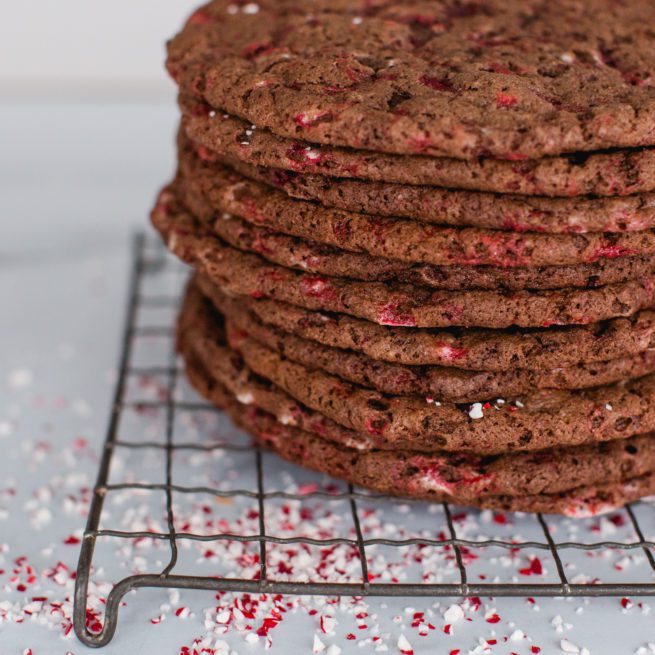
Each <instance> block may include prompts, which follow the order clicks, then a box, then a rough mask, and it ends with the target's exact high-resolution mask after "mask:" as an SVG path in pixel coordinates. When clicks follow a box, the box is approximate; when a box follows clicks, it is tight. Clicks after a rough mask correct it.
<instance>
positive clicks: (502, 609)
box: [0, 99, 655, 655]
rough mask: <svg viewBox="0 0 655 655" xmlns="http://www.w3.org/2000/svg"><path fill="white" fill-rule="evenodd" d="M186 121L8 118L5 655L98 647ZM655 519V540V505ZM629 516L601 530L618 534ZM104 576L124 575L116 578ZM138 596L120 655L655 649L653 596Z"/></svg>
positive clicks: (125, 618)
mask: <svg viewBox="0 0 655 655" xmlns="http://www.w3.org/2000/svg"><path fill="white" fill-rule="evenodd" d="M175 122H176V115H175V108H174V102H173V100H172V99H171V100H170V101H169V102H166V103H163V102H162V103H158V102H152V103H141V104H111V103H107V102H97V103H86V104H84V103H81V104H76V105H68V104H65V103H53V104H43V103H23V104H13V105H4V106H2V107H0V142H1V143H2V144H3V147H2V152H1V154H0V170H1V176H0V208H1V209H2V220H1V221H0V234H1V236H2V238H1V239H0V297H1V298H2V306H3V311H2V312H1V313H0V361H1V362H2V366H1V367H0V387H1V388H2V394H1V395H0V448H1V450H0V452H1V454H2V457H0V654H1V655H11V654H13V653H31V654H32V655H43V654H47V655H59V654H61V655H64V654H67V653H74V654H75V655H80V654H82V653H86V652H87V650H88V649H87V648H85V647H83V646H82V645H81V644H80V643H79V642H78V641H77V640H76V639H75V637H74V635H73V634H72V631H71V629H70V627H71V616H72V602H71V601H72V591H73V586H74V579H73V571H74V570H75V567H76V563H77V556H78V552H79V541H80V537H81V534H82V530H83V526H84V522H85V517H86V511H87V508H88V501H89V488H90V487H92V486H93V481H94V478H95V474H96V469H97V465H98V459H99V455H100V452H101V445H102V439H103V437H104V430H105V425H106V422H107V417H108V410H109V405H110V400H111V394H112V388H113V383H114V380H115V374H116V368H115V367H116V362H117V355H118V348H119V338H120V330H121V326H122V321H123V309H124V300H125V293H126V285H127V273H128V270H129V254H130V253H129V243H130V237H131V234H132V232H133V231H134V230H135V229H137V228H139V227H141V228H143V227H144V226H145V224H146V216H147V211H148V209H149V205H150V203H151V201H152V199H153V197H154V194H155V191H156V189H157V188H158V186H159V185H160V184H161V183H163V182H164V181H165V180H166V179H167V176H169V175H170V174H171V173H172V170H173V137H174V131H175ZM142 464H143V463H142V462H138V463H137V468H138V467H140V466H141V465H142ZM128 465H129V463H128ZM292 509H293V508H292ZM112 511H113V512H114V515H117V514H118V515H120V513H121V512H124V513H125V512H127V510H125V509H124V508H123V509H121V506H120V504H116V505H115V506H112ZM294 511H295V510H294ZM643 511H644V515H645V516H646V515H647V514H648V512H649V514H648V516H649V517H650V518H649V519H648V520H649V521H650V522H649V530H650V538H653V534H655V529H654V528H653V526H654V525H655V521H653V518H652V514H653V511H652V507H648V506H644V509H643ZM123 518H124V517H123ZM146 518H147V517H146ZM487 518H488V517H487ZM130 520H135V518H134V517H132V518H131V519H130ZM140 520H145V519H144V517H143V516H141V518H140ZM620 523H621V521H620V520H619V519H618V518H617V519H616V520H614V521H612V520H609V519H602V520H596V522H595V523H594V524H593V525H591V526H590V527H589V529H590V530H591V531H592V532H593V531H598V532H599V533H600V534H601V535H605V536H608V538H614V536H615V535H616V533H617V532H616V531H617V530H618V531H619V532H620V530H621V525H620ZM581 529H582V528H581ZM137 554H138V553H137ZM128 556H129V557H135V552H134V551H129V552H128V553H126V557H128ZM131 565H132V564H131V563H128V567H129V566H131ZM137 565H138V562H137V564H134V566H137ZM617 565H618V566H619V567H624V568H626V567H628V565H630V566H633V565H635V563H634V562H633V561H632V560H630V559H626V558H622V559H620V560H618V561H613V567H612V568H614V569H615V572H616V566H617ZM510 566H513V564H512V563H510ZM523 566H525V564H524V565H523ZM594 566H595V564H594ZM99 567H100V565H99ZM517 567H518V565H517ZM572 568H573V570H571V571H570V572H571V574H572V575H576V569H575V566H573V565H572ZM517 570H520V567H518V568H517ZM590 570H591V573H592V574H593V566H592V568H591V569H590ZM635 570H637V569H635ZM96 573H97V574H98V575H99V576H100V577H102V578H103V579H104V580H111V579H112V571H111V570H110V569H109V568H107V570H102V568H100V569H99V570H98V571H96ZM544 574H545V573H544ZM650 579H652V576H651V578H650ZM107 590H108V587H107V585H106V584H105V585H104V586H103V585H102V584H101V585H99V586H98V587H97V588H96V589H95V591H94V593H96V594H97V595H98V597H101V596H102V595H103V593H106V592H107ZM125 601H126V603H127V606H126V607H123V608H122V610H121V614H120V619H119V626H118V631H117V633H116V636H115V638H114V640H113V641H112V642H111V643H110V644H109V645H108V646H107V647H105V649H104V652H106V653H107V654H108V655H110V654H113V653H125V652H135V653H136V652H138V653H143V654H150V653H153V654H154V653H157V654H158V655H166V654H170V655H178V654H179V655H187V654H193V653H204V654H211V653H220V654H223V653H238V654H244V653H245V654H250V653H259V652H265V650H266V649H267V647H268V648H269V649H270V652H272V653H289V652H292V650H295V651H296V652H299V653H311V652H316V653H320V652H324V653H326V655H337V654H338V653H342V654H343V655H350V654H351V653H376V652H389V653H411V652H413V653H415V654H417V655H418V654H423V653H425V654H427V653H430V654H434V653H438V654H439V655H441V654H442V653H445V654H448V653H450V654H451V655H459V654H462V655H463V654H464V653H469V652H475V653H498V654H500V655H504V654H510V653H519V654H523V653H535V654H536V653H539V652H541V653H544V654H545V655H550V654H551V653H559V652H566V653H586V652H588V653H591V654H593V655H604V654H607V655H623V654H629V653H640V654H643V655H646V654H648V653H655V643H651V644H650V645H649V641H650V642H655V616H654V615H653V614H652V613H651V612H650V606H651V604H652V602H653V601H652V599H649V598H645V599H641V600H640V599H638V598H625V599H621V598H594V599H584V598H578V599H536V600H535V599H526V598H496V599H489V598H482V599H480V602H479V603H478V602H477V601H475V602H473V603H471V602H462V601H460V600H459V599H447V598H446V599H440V600H438V601H437V600H436V599H435V600H432V599H407V598H394V599H369V600H365V599H364V600H362V599H359V600H354V601H353V600H352V599H349V598H342V599H341V600H340V601H335V600H333V602H330V603H326V601H325V600H323V599H312V598H304V599H292V598H288V599H283V601H280V600H279V599H278V600H277V601H275V602H277V603H278V604H279V603H280V602H284V604H285V608H286V612H284V616H283V619H284V620H277V619H275V617H276V616H277V615H276V614H275V612H274V610H275V602H273V601H272V600H271V599H257V602H256V603H255V604H254V606H253V604H252V602H251V604H250V605H249V606H248V607H249V608H250V609H249V610H247V611H245V612H244V611H243V610H244V607H245V605H244V602H245V601H244V598H243V597H242V596H240V595H239V594H234V595H233V594H228V595H226V596H224V597H221V598H220V599H217V598H215V596H214V594H213V593H212V592H180V593H177V592H167V591H157V590H142V591H138V592H136V593H134V594H130V595H129V596H128V597H126V599H125ZM287 603H288V605H287ZM217 606H220V608H219V610H218V611H217V609H216V608H217ZM225 611H227V612H228V614H229V616H230V617H232V618H231V620H230V621H227V620H226V619H225V616H226V615H225V614H224V612H225ZM222 612H223V614H222ZM272 612H273V613H272ZM271 617H273V619H274V620H273V626H272V628H270V629H268V630H264V631H263V632H267V633H268V636H264V635H263V633H262V636H260V637H256V636H255V633H256V631H257V629H258V628H261V627H262V626H264V625H269V626H270V625H271V624H270V623H269V624H266V619H271ZM321 619H323V620H321ZM94 620H95V619H94V617H90V621H91V622H93V621H94Z"/></svg>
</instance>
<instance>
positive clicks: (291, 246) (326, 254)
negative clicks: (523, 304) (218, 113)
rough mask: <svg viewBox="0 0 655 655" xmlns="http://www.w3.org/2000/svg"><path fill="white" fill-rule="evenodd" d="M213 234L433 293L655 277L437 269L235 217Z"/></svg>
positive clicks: (584, 269) (639, 265)
mask: <svg viewBox="0 0 655 655" xmlns="http://www.w3.org/2000/svg"><path fill="white" fill-rule="evenodd" d="M212 227H213V231H214V232H215V233H216V234H217V235H218V236H219V237H220V238H221V239H222V240H223V241H225V242H226V243H228V244H229V245H231V246H233V247H235V248H238V249H239V250H243V251H246V252H254V253H257V254H258V255H261V256H262V257H263V258H264V259H266V260H268V261H269V262H273V263H274V264H279V265H280V266H286V267H287V268H297V269H300V270H303V271H307V272H309V273H318V274H319V275H327V276H329V277H346V278H351V279H355V280H365V281H370V282H387V281H397V282H402V283H405V284H416V285H419V286H426V287H432V288H434V289H451V290H456V289H490V290H492V289H496V290H497V289H507V290H519V289H562V288H566V287H586V288H593V287H599V286H603V285H605V284H614V283H617V282H624V281H626V280H634V279H637V278H641V277H644V276H647V275H651V274H652V273H653V272H654V270H655V259H654V258H653V257H650V256H646V257H621V258H618V259H600V260H598V261H596V262H594V263H593V264H580V265H578V266H541V267H536V268H534V267H533V268H499V267H493V266H433V265H430V264H406V263H404V262H398V261H393V260H390V259H385V258H384V257H374V256H371V255H366V254H359V253H352V252H348V251H345V250H341V249H340V248H336V247H334V246H326V245H324V244H321V243H316V242H315V241H310V240H308V239H300V238H297V237H290V236H287V235H285V234H281V233H280V232H275V231H273V230H270V229H268V228H262V227H257V226H256V225H252V224H250V223H247V222H245V221H243V220H241V219H240V218H237V217H235V216H232V215H231V214H222V215H221V217H220V218H217V219H216V220H215V221H213V223H212Z"/></svg>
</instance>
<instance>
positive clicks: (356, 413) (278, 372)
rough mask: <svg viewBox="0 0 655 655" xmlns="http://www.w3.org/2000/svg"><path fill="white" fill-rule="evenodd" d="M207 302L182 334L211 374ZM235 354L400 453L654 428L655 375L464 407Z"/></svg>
mask: <svg viewBox="0 0 655 655" xmlns="http://www.w3.org/2000/svg"><path fill="white" fill-rule="evenodd" d="M201 300H202V299H200V300H194V299H193V298H192V300H191V301H190V305H191V309H189V305H187V308H186V312H188V315H189V316H190V319H189V318H187V319H186V320H185V321H184V324H183V326H182V328H181V329H182V330H183V331H184V332H185V334H186V337H185V338H188V339H189V341H190V343H191V344H193V346H192V347H193V348H194V349H195V350H196V351H197V352H202V353H203V362H204V363H205V366H206V367H207V368H208V369H209V370H211V369H212V368H213V367H214V366H223V364H222V363H221V361H222V360H224V359H225V352H224V348H220V347H219V348H216V346H215V344H219V346H220V344H221V343H222V341H223V339H224V337H223V336H222V334H223V332H222V323H221V319H220V318H217V317H215V316H214V315H213V313H212V312H211V310H210V309H209V307H208V305H207V304H204V305H203V304H202V302H201ZM193 303H195V304H193ZM183 320H184V319H183ZM234 352H238V354H239V356H240V358H242V360H243V362H244V365H243V367H244V368H246V369H250V370H251V371H253V372H254V373H256V374H257V375H258V376H260V377H261V378H263V379H264V380H268V381H269V382H270V383H271V384H272V385H273V387H274V388H279V389H280V390H282V391H284V392H285V394H288V395H289V396H290V397H291V398H293V399H295V400H296V401H297V402H298V403H299V404H301V405H304V406H305V407H308V408H310V409H312V410H314V411H316V412H318V413H320V414H322V415H323V416H325V417H326V418H328V419H330V420H331V421H333V422H335V423H338V424H340V425H342V426H343V427H345V428H348V429H349V430H353V431H354V432H356V433H363V434H366V433H368V434H370V435H373V436H375V437H377V438H378V442H382V443H385V444H387V447H388V448H390V449H394V450H395V449H407V450H444V451H451V452H452V451H456V452H462V451H466V452H475V453H478V454H490V455H492V454H502V453H506V452H511V451H516V450H543V449H545V448H551V447H563V446H576V445H583V444H588V443H598V442H603V441H609V440H613V439H626V438H628V437H631V436H633V435H636V434H640V433H646V432H649V431H651V430H653V429H655V405H654V404H653V399H654V398H655V375H650V376H645V377H643V378H639V379H637V380H631V381H629V382H626V383H620V384H616V385H610V386H606V387H598V388H596V389H592V390H589V391H545V392H540V393H536V394H533V395H531V396H527V397H523V398H522V399H521V400H518V399H515V400H513V401H510V400H505V399H500V400H499V399H496V400H495V401H489V402H485V403H484V404H483V403H474V404H473V405H468V404H467V405H461V404H454V403H436V402H434V400H433V399H431V398H427V399H426V398H421V397H417V396H390V395H385V394H381V393H379V392H376V391H372V390H369V389H365V388H362V387H359V386H357V385H353V384H350V383H347V382H345V381H343V380H341V379H339V378H337V377H335V376H333V375H329V374H326V373H324V372H322V371H319V370H316V369H309V368H307V367H305V366H302V365H300V364H296V363H294V362H291V361H289V360H286V359H284V358H283V357H282V356H280V355H279V354H278V353H276V352H274V351H272V350H270V349H268V348H266V347H265V346H261V345H259V344H256V343H253V342H252V341H250V342H249V343H248V348H247V349H243V350H239V351H234ZM217 360H218V361H217ZM267 410H268V411H270V409H269V408H267ZM284 410H285V411H288V403H287V402H285V408H284ZM280 411H282V408H276V409H275V411H271V413H273V414H275V415H279V412H280Z"/></svg>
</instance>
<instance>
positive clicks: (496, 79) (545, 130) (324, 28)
mask: <svg viewBox="0 0 655 655" xmlns="http://www.w3.org/2000/svg"><path fill="white" fill-rule="evenodd" d="M653 24H655V4H654V3H651V2H643V0H624V1H623V2H620V3H619V2H615V1H613V0H586V1H585V2H579V1H575V0H551V1H550V2H543V1H542V0H525V1H516V0H515V1H508V0H486V1H485V2H461V1H459V0H433V1H431V2H424V1H423V2H421V1H420V0H405V1H403V2H400V1H398V0H396V1H395V2H393V1H390V0H313V1H309V0H260V1H259V2H258V3H255V2H248V3H247V4H246V3H244V2H242V1H241V0H239V1H235V0H213V1H212V2H210V3H209V4H207V5H205V6H204V7H203V8H201V9H200V10H198V11H196V13H194V14H193V15H192V16H191V18H190V19H189V21H188V23H187V25H186V26H185V28H184V29H183V31H182V32H181V33H180V34H179V35H178V36H176V37H175V38H174V39H173V40H172V41H171V42H170V44H169V50H168V68H169V71H170V72H171V74H172V75H173V77H174V78H175V79H176V80H178V82H179V83H180V85H181V86H182V87H183V89H184V90H185V91H188V92H191V93H194V94H195V95H196V96H202V97H203V98H204V99H205V100H206V101H208V102H209V103H210V104H211V105H212V106H214V107H216V108H220V109H224V110H226V111H228V112H230V113H232V114H235V115H237V116H240V117H242V118H244V119H247V120H249V121H252V122H253V123H255V124H257V125H258V126H261V127H267V128H269V129H270V130H272V131H273V132H275V133H276V134H279V135H283V136H290V137H299V136H301V137H302V138H303V139H305V140H307V141H311V142H315V143H322V144H330V145H339V146H351V147H356V148H362V149H368V150H376V151H380V152H391V153H400V154H417V153H419V154H426V155H435V156H452V157H457V158H461V159H470V158H474V157H481V156H492V157H497V158H500V159H510V160H520V159H530V158H539V157H542V156H545V155H554V154H561V153H566V152H576V151H590V150H598V149H603V148H613V147H637V146H642V145H653V144H655V85H654V81H655V33H654V32H653V30H652V25H653Z"/></svg>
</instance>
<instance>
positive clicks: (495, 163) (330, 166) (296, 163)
mask: <svg viewBox="0 0 655 655" xmlns="http://www.w3.org/2000/svg"><path fill="white" fill-rule="evenodd" d="M180 102H181V106H182V110H183V118H182V127H183V130H184V132H185V133H186V134H187V136H188V137H189V138H190V139H192V140H193V141H195V142H196V146H197V149H198V152H199V153H200V154H201V156H202V157H203V158H205V159H207V160H209V161H215V160H216V158H217V157H223V158H225V159H228V160H230V161H232V162H234V165H236V164H237V163H240V164H241V165H242V166H245V167H246V168H248V167H258V166H262V167H266V168H268V169H270V171H269V174H270V176H271V177H272V178H273V180H274V181H275V182H276V185H281V184H283V183H284V185H285V189H286V190H287V191H289V192H291V191H292V190H293V184H291V181H292V180H293V179H294V177H295V176H296V175H302V176H305V175H314V176H316V175H320V176H321V177H324V176H328V180H329V181H330V182H329V183H330V184H331V186H332V187H334V186H335V185H339V184H340V183H341V182H345V181H347V180H348V179H349V178H350V179H351V180H358V181H362V180H364V181H377V182H384V183H387V184H394V183H396V184H400V185H403V186H409V187H411V186H414V185H430V189H429V190H423V193H430V194H433V195H434V198H433V199H429V200H427V201H425V202H424V205H423V209H427V210H428V212H429V211H431V212H435V211H438V212H439V214H441V215H443V214H448V215H451V216H453V215H454V217H455V220H462V221H465V220H474V219H473V218H472V217H470V216H469V215H468V214H469V213H470V212H468V211H467V210H468V208H471V209H473V207H472V206H474V205H475V204H476V203H482V204H483V206H484V208H485V210H489V209H492V208H493V205H492V202H500V204H499V206H498V207H495V208H493V209H494V211H490V212H489V213H490V214H491V216H492V218H493V217H495V216H498V214H500V215H501V217H502V216H503V215H504V216H505V219H504V220H505V221H506V222H507V224H508V225H511V224H513V223H514V222H515V218H516V223H517V224H518V225H519V226H520V225H523V224H524V221H526V220H529V218H530V217H529V216H528V217H525V214H526V210H525V208H522V207H521V201H525V202H526V203H527V204H528V205H533V206H534V210H535V211H536V212H538V214H537V216H538V217H539V216H540V215H541V214H542V212H543V213H546V214H548V215H552V214H555V215H556V216H557V220H553V221H552V222H553V223H556V222H557V221H559V220H562V225H567V224H569V221H568V220H567V219H566V216H565V214H566V211H565V209H564V205H565V204H566V203H565V202H564V201H563V200H556V199H553V198H556V197H561V198H566V199H567V201H568V202H569V203H570V200H569V199H570V198H573V197H576V196H577V197H576V198H575V207H576V208H577V209H578V211H577V212H575V214H574V217H578V218H579V220H580V224H581V225H583V226H584V221H586V220H589V221H590V222H591V226H592V227H593V226H594V225H595V224H596V223H600V224H603V214H604V213H606V214H607V218H606V219H605V220H606V221H607V222H608V223H609V224H611V223H612V216H616V220H617V221H618V222H619V223H620V221H621V220H623V219H621V218H620V215H621V211H622V210H621V208H622V207H625V208H626V210H627V211H628V212H634V214H631V213H628V214H627V216H632V215H634V218H632V219H631V220H633V221H635V222H636V223H637V224H639V223H640V222H641V221H642V220H649V221H651V222H652V203H653V200H652V196H651V194H650V193H648V192H650V191H653V190H655V150H653V149H652V148H641V149H638V150H618V151H617V150H610V151H605V152H598V153H575V154H572V155H565V156H561V157H545V158H543V159H530V160H523V161H502V160H499V159H489V158H477V159H472V160H462V159H452V158H443V157H439V158H437V157H425V156H423V155H390V154H385V153H382V152H372V151H366V150H353V149H352V148H334V147H331V146H318V145H316V144H312V143H309V142H307V141H302V140H298V139H287V138H284V137H278V136H276V135H274V134H272V133H271V132H269V131H268V130H265V129H262V128H258V127H255V126H254V125H251V124H250V123H247V122H245V121H242V120H240V119H238V118H235V117H233V116H230V115H229V114H223V113H221V112H215V111H212V110H211V108H210V107H208V106H207V105H204V104H202V103H198V102H195V101H191V102H189V101H188V100H186V99H182V100H181V101H180ZM439 187H443V188H439ZM448 189H466V190H467V191H469V192H471V191H487V192H495V193H502V194H512V195H510V196H508V197H507V198H503V199H496V200H493V199H492V198H488V197H485V195H484V194H479V193H476V194H470V193H469V194H462V193H457V192H453V191H448ZM419 191H420V187H419ZM389 192H392V191H391V190H390V191H389ZM408 192H409V193H418V192H414V191H413V190H412V189H411V188H410V189H408ZM515 194H518V195H515ZM628 194H642V195H640V196H636V198H635V199H630V198H623V199H618V198H609V197H608V196H626V195H628ZM587 195H589V196H605V197H604V198H585V197H584V196H587ZM469 196H470V197H469ZM526 196H527V197H526ZM531 196H550V197H551V198H532V197H531ZM450 198H452V207H449V206H448V205H451V201H450ZM410 200H411V197H410ZM446 203H447V204H446ZM326 204H331V203H326ZM395 205H396V206H398V207H400V208H401V213H400V215H403V214H402V208H403V207H405V206H406V203H405V201H404V200H403V199H400V200H397V201H396V203H395ZM490 205H491V206H490ZM648 207H650V209H648ZM412 210H413V208H412V206H411V205H409V209H408V211H412ZM406 211H407V210H406ZM516 212H518V216H516ZM376 213H377V212H376ZM428 215H429V214H428ZM458 215H459V216H461V218H459V219H457V216H458ZM646 215H648V216H649V218H648V219H646V218H645V216H646ZM420 217H421V216H416V218H420ZM492 218H490V219H489V220H492ZM479 220H482V221H484V220H485V219H482V218H480V219H479ZM454 224H455V225H460V224H462V225H468V223H454ZM476 224H477V223H476ZM570 225H571V227H572V229H573V231H575V228H576V223H575V222H573V221H571V223H570ZM480 227H495V226H494V225H486V224H482V225H480ZM549 231H550V230H549ZM590 231H593V229H591V230H590Z"/></svg>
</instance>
